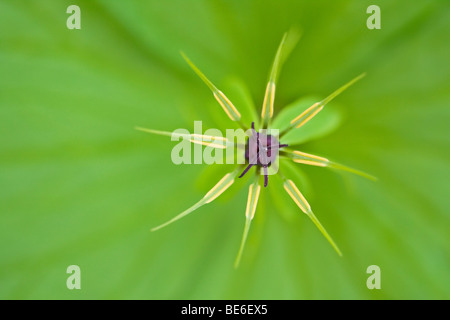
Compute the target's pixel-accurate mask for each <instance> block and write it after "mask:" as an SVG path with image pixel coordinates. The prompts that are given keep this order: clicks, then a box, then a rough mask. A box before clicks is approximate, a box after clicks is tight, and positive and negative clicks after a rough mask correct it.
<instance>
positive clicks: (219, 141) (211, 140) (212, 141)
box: [135, 127, 235, 149]
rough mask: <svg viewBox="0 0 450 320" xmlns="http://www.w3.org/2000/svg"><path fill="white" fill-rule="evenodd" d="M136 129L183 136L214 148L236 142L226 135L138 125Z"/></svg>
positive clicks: (220, 147)
mask: <svg viewBox="0 0 450 320" xmlns="http://www.w3.org/2000/svg"><path fill="white" fill-rule="evenodd" d="M135 129H136V130H139V131H143V132H147V133H152V134H157V135H161V136H168V137H172V138H177V137H183V138H186V139H189V141H190V142H192V143H196V144H202V145H205V146H208V147H213V148H218V149H225V148H227V147H233V146H235V144H234V143H233V142H231V141H228V139H227V138H225V137H219V136H211V135H204V134H196V133H190V134H183V133H177V132H169V131H160V130H153V129H147V128H141V127H136V128H135Z"/></svg>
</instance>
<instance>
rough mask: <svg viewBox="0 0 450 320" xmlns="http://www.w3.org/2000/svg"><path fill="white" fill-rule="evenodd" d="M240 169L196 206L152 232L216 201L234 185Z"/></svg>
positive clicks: (209, 192)
mask: <svg viewBox="0 0 450 320" xmlns="http://www.w3.org/2000/svg"><path fill="white" fill-rule="evenodd" d="M239 169H240V168H238V169H236V170H234V171H233V172H231V173H227V174H226V175H225V176H224V177H223V178H222V179H221V180H220V181H219V182H218V183H217V184H216V185H215V186H214V187H213V188H212V189H211V190H209V191H208V193H207V194H206V195H205V196H204V197H203V198H202V199H201V200H200V201H199V202H197V203H196V204H194V205H193V206H192V207H190V208H189V209H187V210H185V211H183V212H182V213H180V214H179V215H177V216H175V217H173V218H172V219H170V220H169V221H167V222H165V223H163V224H161V225H159V226H157V227H155V228H152V229H151V231H156V230H159V229H161V228H163V227H165V226H167V225H169V224H171V223H173V222H175V221H177V220H180V219H181V218H183V217H184V216H186V215H188V214H189V213H191V212H192V211H194V210H196V209H198V208H200V207H201V206H203V205H205V204H207V203H210V202H212V201H213V200H215V199H216V198H217V197H218V196H220V195H221V194H222V193H223V192H224V191H225V190H227V189H228V188H229V187H230V186H231V185H232V184H233V183H234V178H235V177H236V175H237V174H238V172H239V171H238V170H239Z"/></svg>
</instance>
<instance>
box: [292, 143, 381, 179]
mask: <svg viewBox="0 0 450 320" xmlns="http://www.w3.org/2000/svg"><path fill="white" fill-rule="evenodd" d="M283 151H284V152H286V153H288V154H289V156H290V157H291V159H292V161H294V162H296V163H301V164H307V165H311V166H318V167H328V168H333V169H338V170H343V171H347V172H351V173H354V174H357V175H359V176H361V177H364V178H367V179H369V180H373V181H376V180H377V178H376V177H374V176H372V175H370V174H368V173H365V172H363V171H361V170H357V169H353V168H350V167H347V166H344V165H342V164H339V163H336V162H332V161H330V160H328V159H327V158H324V157H319V156H316V155H313V154H309V153H305V152H301V151H297V150H290V149H284V150H283Z"/></svg>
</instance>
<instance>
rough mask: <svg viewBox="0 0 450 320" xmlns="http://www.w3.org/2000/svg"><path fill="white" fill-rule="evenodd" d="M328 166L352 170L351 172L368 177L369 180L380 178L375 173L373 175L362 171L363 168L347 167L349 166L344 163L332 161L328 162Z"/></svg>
mask: <svg viewBox="0 0 450 320" xmlns="http://www.w3.org/2000/svg"><path fill="white" fill-rule="evenodd" d="M328 167H330V168H333V169H338V170H343V171H347V172H351V173H354V174H357V175H358V176H361V177H363V178H366V179H369V180H372V181H377V180H378V178H377V177H374V176H373V175H371V174H369V173H366V172H364V171H361V170H357V169H353V168H351V167H347V166H344V165H343V164H339V163H336V162H330V163H329V164H328Z"/></svg>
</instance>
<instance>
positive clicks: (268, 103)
mask: <svg viewBox="0 0 450 320" xmlns="http://www.w3.org/2000/svg"><path fill="white" fill-rule="evenodd" d="M298 39H299V36H298V34H294V33H293V32H290V33H286V34H284V36H283V38H282V40H281V43H280V45H279V47H278V50H277V53H276V55H275V59H274V62H273V65H272V69H271V72H270V75H269V81H268V83H267V87H266V91H265V96H264V101H263V106H262V111H261V127H262V128H261V130H259V131H257V130H256V129H255V122H252V124H251V134H250V135H249V136H248V140H247V143H246V144H245V151H244V157H245V161H246V163H245V165H244V167H243V166H238V167H237V168H236V169H235V170H234V171H232V172H230V173H228V174H226V175H225V176H224V177H223V178H222V179H221V180H220V181H219V182H218V183H216V185H215V186H214V187H213V188H212V189H211V190H210V191H209V192H208V193H206V195H205V196H204V197H203V198H202V199H201V200H200V201H198V202H197V203H196V204H194V205H193V206H192V207H190V208H188V209H187V210H185V211H183V212H182V213H180V214H178V215H177V216H175V217H174V218H172V219H171V220H169V221H167V222H165V223H163V224H161V225H159V226H157V227H155V228H153V229H151V230H152V231H156V230H159V229H161V228H163V227H165V226H167V225H169V224H171V223H173V222H175V221H177V220H179V219H181V218H183V217H184V216H186V215H188V214H189V213H191V212H193V211H194V210H196V209H198V208H199V207H201V206H203V205H205V204H208V203H210V202H212V201H213V200H215V199H216V198H217V197H219V196H220V195H221V194H222V193H223V192H225V191H226V190H227V189H228V188H229V187H230V186H231V185H232V184H233V183H234V181H235V178H236V176H237V175H238V174H239V172H241V174H240V175H239V178H241V177H243V176H244V175H245V174H246V173H247V172H248V171H249V170H250V169H251V168H252V167H254V166H256V167H257V168H259V169H261V170H256V175H255V179H254V181H253V183H251V184H250V186H249V190H248V200H247V207H246V209H245V218H246V220H245V226H244V232H243V235H242V240H241V244H240V247H239V251H238V254H237V257H236V260H235V264H234V265H235V267H237V266H238V265H239V262H240V259H241V256H242V253H243V250H244V246H245V243H246V239H247V235H248V231H249V229H250V224H251V221H252V219H253V218H254V216H255V212H256V207H257V204H258V199H259V195H260V192H261V184H260V180H261V179H260V171H262V172H263V175H264V187H267V186H268V168H269V167H270V166H272V165H273V164H274V163H275V161H276V160H277V157H278V155H279V152H281V155H282V156H284V157H288V158H290V159H292V161H294V162H296V163H300V164H305V165H312V166H319V167H329V168H334V169H340V170H345V171H349V172H352V173H355V174H358V175H360V176H363V177H366V178H369V179H372V180H375V179H376V178H374V177H373V176H371V175H369V174H366V173H364V172H361V171H359V170H356V169H353V168H349V167H347V166H344V165H341V164H338V163H336V162H332V161H330V160H328V159H327V158H323V157H319V156H316V155H312V154H309V153H305V152H302V151H299V150H291V149H288V148H287V147H288V145H287V144H283V143H282V140H283V136H284V135H285V134H287V133H288V132H290V131H291V130H296V129H298V128H301V127H302V126H304V125H305V124H306V123H307V122H308V121H310V120H311V119H312V118H314V116H316V115H317V114H318V113H319V112H320V111H321V110H322V109H323V108H324V106H325V105H326V104H327V103H329V102H330V101H331V100H333V99H334V98H335V97H336V96H338V95H339V94H340V93H342V92H343V91H344V90H346V89H347V88H348V87H349V86H351V85H352V84H354V83H355V82H357V81H358V80H360V79H361V78H362V77H364V76H365V74H364V73H363V74H361V75H359V76H357V77H356V78H354V79H352V80H351V81H349V82H348V83H346V84H345V85H343V86H342V87H340V88H339V89H337V90H336V91H334V92H333V93H332V94H331V95H329V96H328V97H326V98H325V99H323V100H322V101H318V102H316V103H314V104H313V105H312V106H310V107H309V108H307V109H306V110H305V111H303V112H302V113H301V114H299V115H298V116H297V117H295V118H293V119H292V120H291V121H290V123H289V125H288V126H287V128H286V129H284V130H282V131H281V133H279V132H278V130H276V132H278V134H276V135H275V134H274V135H272V134H271V129H272V130H273V129H274V128H271V120H272V117H273V113H274V101H275V91H276V83H277V77H278V73H279V71H280V69H281V66H282V64H283V62H284V60H285V59H286V57H287V56H288V55H289V53H290V51H291V50H292V49H293V47H294V45H295V43H296V42H297V40H298ZM181 55H182V56H183V58H184V59H185V60H186V62H187V63H188V64H189V65H190V67H191V68H192V69H193V70H194V71H195V73H196V74H197V75H198V76H199V77H200V78H201V79H202V80H203V82H204V83H205V84H206V85H207V86H208V87H209V88H210V90H211V91H212V93H213V96H214V98H215V99H216V100H217V101H218V102H219V104H220V106H221V107H222V108H223V110H224V111H225V113H226V114H227V116H228V117H229V118H230V119H231V120H232V121H236V122H237V123H239V125H240V126H241V127H242V128H243V129H244V130H245V129H247V127H246V125H245V124H244V123H242V122H241V115H240V113H239V111H238V109H237V108H236V107H235V106H234V105H233V103H232V102H231V101H230V100H229V99H228V98H227V97H226V95H225V94H224V93H223V92H222V91H220V90H219V89H218V88H217V87H216V86H215V85H214V84H213V83H212V82H211V81H210V80H209V79H208V78H207V77H206V76H205V75H204V74H203V73H202V72H201V71H200V69H198V68H197V66H196V65H194V63H193V62H192V61H191V60H190V59H189V58H188V57H187V56H186V55H185V54H184V53H183V52H181ZM136 129H138V130H141V131H145V132H149V133H153V134H160V135H167V136H172V137H173V136H174V135H176V136H183V137H184V138H187V139H189V141H191V142H192V143H197V144H203V145H207V146H210V147H213V148H222V149H223V148H226V147H228V146H230V145H231V146H233V147H239V146H238V145H236V144H234V143H233V142H232V141H229V140H228V139H227V138H223V137H218V136H211V135H201V134H177V133H171V132H166V131H157V130H153V129H146V128H141V127H137V128H136ZM240 147H241V149H242V146H240ZM243 168H244V170H243V171H242V169H243ZM277 174H279V175H280V176H281V178H282V179H283V186H284V189H285V191H286V192H287V193H288V194H289V196H290V197H291V198H292V200H293V201H294V202H295V204H296V205H297V206H298V207H299V208H300V210H301V211H302V212H304V213H305V214H306V215H307V216H308V217H309V218H310V219H311V220H312V222H313V223H314V224H315V225H316V227H317V228H318V229H319V230H320V232H321V233H322V234H323V236H324V237H325V238H326V239H327V240H328V242H329V243H330V244H331V245H332V247H333V248H334V249H335V251H336V252H337V253H338V254H339V256H342V253H341V250H340V249H339V247H338V246H337V245H336V243H335V242H334V240H333V239H332V238H331V236H330V235H329V234H328V232H327V231H326V229H325V228H324V227H323V226H322V224H321V223H320V221H319V220H318V219H317V217H316V216H315V215H314V213H313V211H312V210H311V206H310V205H309V203H308V201H307V200H306V199H305V197H304V196H303V194H302V193H301V192H300V190H299V188H298V187H297V186H296V185H295V183H294V182H293V181H292V180H290V179H289V178H286V177H285V176H284V175H283V174H282V173H281V172H278V170H277Z"/></svg>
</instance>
